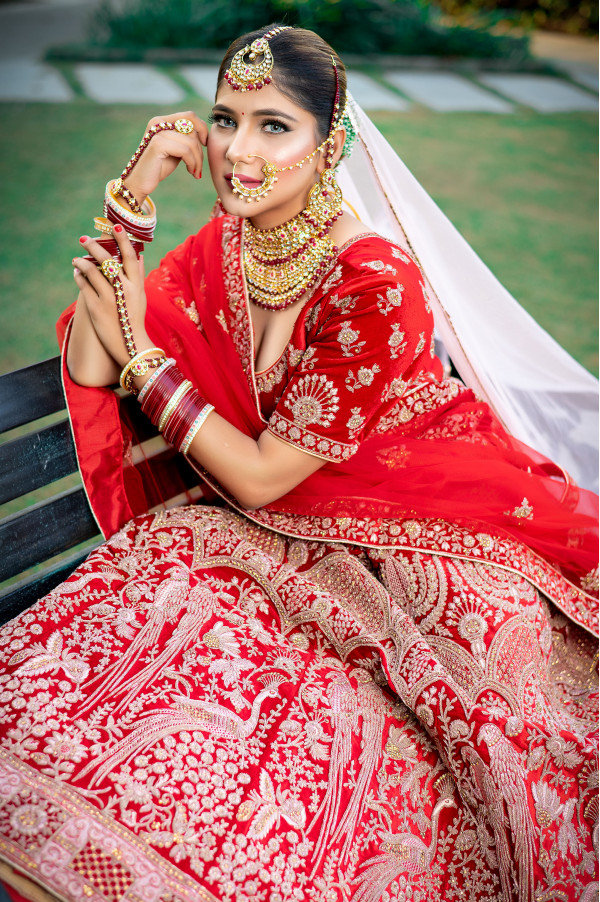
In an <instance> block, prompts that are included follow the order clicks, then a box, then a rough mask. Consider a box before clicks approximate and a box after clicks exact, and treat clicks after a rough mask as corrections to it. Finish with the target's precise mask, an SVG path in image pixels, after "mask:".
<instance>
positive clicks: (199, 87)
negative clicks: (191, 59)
mask: <svg viewBox="0 0 600 902" xmlns="http://www.w3.org/2000/svg"><path fill="white" fill-rule="evenodd" d="M179 71H180V73H181V74H182V75H183V77H184V78H185V80H186V81H188V82H189V83H190V85H191V86H192V88H193V89H194V91H195V92H196V94H198V96H199V97H204V98H206V100H210V102H211V103H214V100H215V88H216V86H217V75H218V74H219V67H218V66H206V65H202V66H200V65H197V66H196V65H194V66H180V68H179Z"/></svg>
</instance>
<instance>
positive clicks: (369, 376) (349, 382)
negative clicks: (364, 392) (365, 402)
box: [346, 363, 381, 391]
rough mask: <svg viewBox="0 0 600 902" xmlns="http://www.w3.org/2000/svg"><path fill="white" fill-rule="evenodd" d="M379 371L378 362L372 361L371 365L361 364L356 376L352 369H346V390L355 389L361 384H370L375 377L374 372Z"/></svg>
mask: <svg viewBox="0 0 600 902" xmlns="http://www.w3.org/2000/svg"><path fill="white" fill-rule="evenodd" d="M380 372H381V367H380V366H379V364H378V363H374V364H373V366H372V367H368V366H361V367H360V368H359V370H358V373H357V374H356V376H355V375H354V373H353V372H352V370H348V375H347V376H346V388H347V389H348V391H356V390H357V389H359V388H361V387H362V386H363V385H371V383H372V382H373V379H374V378H375V374H376V373H380Z"/></svg>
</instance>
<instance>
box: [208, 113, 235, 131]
mask: <svg viewBox="0 0 600 902" xmlns="http://www.w3.org/2000/svg"><path fill="white" fill-rule="evenodd" d="M208 121H209V122H210V124H211V125H218V126H220V128H235V120H233V119H232V118H231V116H226V115H225V113H210V115H209V117H208Z"/></svg>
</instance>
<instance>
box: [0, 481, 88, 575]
mask: <svg viewBox="0 0 600 902" xmlns="http://www.w3.org/2000/svg"><path fill="white" fill-rule="evenodd" d="M96 535H98V526H97V524H96V521H95V520H94V517H93V515H92V512H91V510H90V508H89V504H88V501H87V498H86V496H85V492H84V491H83V489H82V488H74V489H69V490H68V491H66V492H62V493H61V494H60V495H57V496H56V497H55V498H53V499H51V500H50V501H44V502H40V503H39V504H35V505H33V507H30V508H27V509H26V510H24V511H22V512H20V513H18V514H15V515H14V516H12V517H8V518H7V519H6V520H4V521H3V522H2V523H0V548H1V549H2V554H0V581H2V580H5V579H9V578H10V577H11V576H15V575H16V574H17V573H21V571H22V570H27V568H28V567H32V566H33V565H34V564H37V563H39V562H40V561H45V560H47V559H48V558H49V557H52V556H53V555H55V554H59V553H60V552H61V551H66V550H67V549H68V548H72V547H73V546H74V545H77V544H78V543H79V542H85V541H86V540H87V539H91V538H93V537H94V536H96Z"/></svg>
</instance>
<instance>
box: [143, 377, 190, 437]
mask: <svg viewBox="0 0 600 902" xmlns="http://www.w3.org/2000/svg"><path fill="white" fill-rule="evenodd" d="M183 382H185V376H184V375H183V373H182V372H181V370H178V369H177V367H174V366H171V367H168V368H167V369H166V370H164V371H163V372H162V373H161V374H160V376H159V377H158V378H157V379H156V380H155V382H154V383H153V384H152V386H151V388H150V390H149V391H148V392H147V393H146V394H145V395H144V397H143V400H142V410H143V411H144V413H145V414H146V416H147V417H148V418H149V419H150V420H151V421H152V422H153V423H154V425H155V426H157V425H158V423H159V422H160V419H161V417H162V415H163V413H164V411H165V408H166V406H167V404H168V403H169V401H170V399H171V398H172V396H173V393H174V392H175V391H176V390H177V389H178V388H179V386H180V385H182V383H183Z"/></svg>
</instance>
